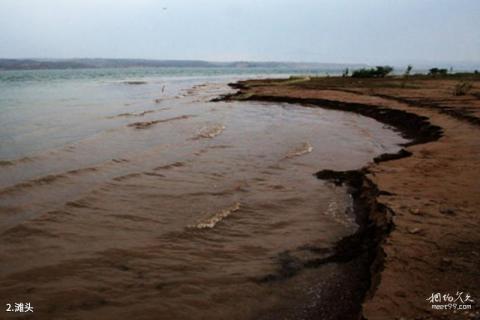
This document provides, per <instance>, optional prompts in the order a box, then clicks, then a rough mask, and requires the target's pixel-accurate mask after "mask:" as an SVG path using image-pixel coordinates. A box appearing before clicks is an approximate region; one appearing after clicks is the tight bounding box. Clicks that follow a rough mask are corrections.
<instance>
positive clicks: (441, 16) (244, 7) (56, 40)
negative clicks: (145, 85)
mask: <svg viewBox="0 0 480 320" xmlns="http://www.w3.org/2000/svg"><path fill="white" fill-rule="evenodd" d="M25 57H35V58H40V57H43V58H46V57H50V58H70V57H108V58H153V59H203V60H215V61H226V60H262V61H266V60H275V61H312V62H314V61H316V62H366V63H403V62H409V61H425V62H436V61H466V62H477V63H478V62H479V61H480V0H396V1H394V0H328V1H327V0H0V58H25Z"/></svg>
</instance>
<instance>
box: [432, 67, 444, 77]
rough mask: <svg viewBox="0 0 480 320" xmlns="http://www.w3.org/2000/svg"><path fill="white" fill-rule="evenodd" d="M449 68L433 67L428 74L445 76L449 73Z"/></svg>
mask: <svg viewBox="0 0 480 320" xmlns="http://www.w3.org/2000/svg"><path fill="white" fill-rule="evenodd" d="M447 73H448V70H447V69H439V68H432V69H430V70H429V72H428V74H429V75H431V76H445V75H447Z"/></svg>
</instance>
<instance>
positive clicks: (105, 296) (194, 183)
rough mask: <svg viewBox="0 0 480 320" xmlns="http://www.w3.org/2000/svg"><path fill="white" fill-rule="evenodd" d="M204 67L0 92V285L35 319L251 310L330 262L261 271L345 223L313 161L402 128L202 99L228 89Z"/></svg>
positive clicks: (298, 289) (388, 140) (4, 296)
mask: <svg viewBox="0 0 480 320" xmlns="http://www.w3.org/2000/svg"><path fill="white" fill-rule="evenodd" d="M211 79H212V78H200V79H188V80H186V79H176V80H175V79H171V80H168V81H166V80H162V81H150V82H149V81H147V83H146V84H138V85H127V84H125V83H121V82H114V83H102V84H98V83H96V84H93V83H90V82H82V84H81V86H80V87H81V89H82V90H85V89H86V88H88V87H89V86H91V87H92V88H94V89H92V93H91V95H89V94H88V93H87V94H86V96H85V97H84V98H82V99H80V98H79V97H78V96H77V98H75V99H74V100H75V101H73V102H72V101H63V100H59V99H58V97H60V96H61V94H60V93H56V94H55V96H54V98H52V97H50V98H49V99H45V101H42V99H40V102H39V103H38V104H35V105H34V106H29V107H27V106H23V107H19V108H20V109H22V108H23V109H22V110H23V111H20V110H18V113H17V111H16V110H15V111H12V109H11V108H10V109H9V108H8V106H4V107H3V109H2V111H1V112H2V114H4V115H5V117H2V123H3V124H4V125H6V128H5V127H4V128H3V129H2V131H1V134H2V139H3V138H4V136H7V135H8V136H9V138H10V140H9V139H7V138H6V139H5V140H3V141H6V142H2V149H1V153H0V154H1V156H2V162H1V163H0V177H1V178H0V203H1V205H0V215H1V220H0V231H1V235H0V237H1V240H0V249H1V250H0V259H1V261H2V262H3V263H2V264H1V265H0V284H1V285H0V297H1V300H2V301H17V300H18V301H30V302H32V304H33V305H34V306H36V316H37V317H38V318H44V319H52V318H59V317H60V318H61V317H62V316H66V315H68V317H69V318H72V319H73V318H74V319H92V318H98V319H119V318H120V317H121V318H135V319H140V318H141V319H255V318H258V317H262V316H264V315H266V314H270V313H271V312H274V311H278V310H283V309H285V308H289V306H291V305H294V304H296V303H297V302H298V301H300V300H302V299H304V298H305V297H307V296H308V295H309V292H311V287H312V286H313V285H314V284H315V283H321V281H322V279H325V278H326V277H331V276H332V275H334V274H335V268H334V267H333V266H325V267H324V268H319V269H312V270H305V271H304V272H302V273H301V274H300V275H299V276H296V277H293V278H288V279H285V280H283V281H279V282H274V283H267V282H264V281H261V279H265V276H267V275H269V274H272V273H275V272H277V271H278V269H279V267H280V266H281V265H282V263H285V261H286V260H288V261H289V259H290V260H291V261H295V259H297V258H295V259H294V258H292V257H308V256H311V255H319V254H322V253H321V252H324V251H322V250H320V249H325V250H327V251H328V248H330V247H331V246H332V245H333V244H334V243H335V242H336V241H338V240H339V239H341V238H342V237H344V236H346V235H348V234H351V233H352V232H354V230H355V228H356V226H355V223H354V219H353V217H352V214H351V212H350V211H349V205H350V199H349V196H348V195H347V194H346V193H345V190H343V189H342V188H334V187H332V186H330V185H328V184H325V183H323V182H321V181H319V180H317V179H316V178H314V176H313V175H312V174H313V173H314V172H316V171H318V170H320V169H323V168H331V169H337V170H344V169H354V168H359V167H361V166H363V165H365V163H366V162H368V161H370V160H371V159H372V158H373V157H374V156H375V155H378V154H380V153H384V152H392V151H394V150H396V147H395V144H396V143H400V142H402V141H403V140H402V139H401V138H399V137H398V136H397V135H396V134H395V133H393V132H391V131H389V130H387V129H385V128H383V126H382V125H381V124H379V123H377V122H375V121H373V120H371V119H366V118H363V117H359V116H356V115H354V114H348V113H342V112H337V111H326V110H322V109H320V108H306V107H301V106H295V105H287V104H285V105H283V104H265V103H253V102H248V103H237V102H231V103H224V102H218V103H211V102H209V100H210V99H211V98H213V97H215V96H217V95H218V94H220V93H224V92H225V90H228V89H227V87H226V84H225V81H224V80H222V81H220V80H217V81H212V80H211ZM205 82H207V84H205ZM77 84H78V83H77ZM200 84H201V86H200ZM65 85H66V86H67V89H65V90H67V91H68V90H74V89H73V88H71V87H69V86H74V85H75V83H69V84H65ZM164 85H165V86H166V88H167V89H166V90H165V91H166V92H164V93H162V86H164ZM52 86H53V87H54V88H55V90H57V89H58V86H60V87H61V84H54V85H52ZM54 88H51V90H54ZM42 90H47V91H48V90H50V89H46V88H43V89H42ZM117 90H118V91H120V92H121V94H120V95H119V96H116V94H112V92H116V91H117ZM87 92H88V91H87ZM64 94H65V95H66V96H68V94H67V93H65V92H64ZM74 96H75V95H74ZM105 96H111V97H112V98H111V99H106V98H105ZM100 97H103V98H100ZM27 100H28V99H27ZM25 110H26V112H24V111H25ZM15 123H21V124H22V127H21V128H15V129H12V128H13V127H15ZM10 129H11V130H10ZM65 131H66V132H65ZM10 148H13V150H10ZM309 248H310V249H309ZM311 248H316V249H317V250H311ZM289 263H290V262H289ZM239 306H241V307H239Z"/></svg>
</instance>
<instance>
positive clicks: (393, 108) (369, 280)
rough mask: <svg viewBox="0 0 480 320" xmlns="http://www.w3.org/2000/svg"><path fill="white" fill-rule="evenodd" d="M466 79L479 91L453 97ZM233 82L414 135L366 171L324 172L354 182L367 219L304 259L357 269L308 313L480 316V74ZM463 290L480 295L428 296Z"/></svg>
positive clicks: (242, 95) (247, 93) (258, 93)
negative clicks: (448, 305)
mask: <svg viewBox="0 0 480 320" xmlns="http://www.w3.org/2000/svg"><path fill="white" fill-rule="evenodd" d="M463 81H469V82H470V83H471V84H472V90H471V91H470V92H467V93H465V94H462V95H455V94H454V93H455V87H456V86H457V85H458V84H459V83H461V82H463ZM232 87H234V88H236V89H238V92H237V93H235V94H233V95H228V96H225V97H222V98H221V99H222V100H255V101H257V100H258V101H274V102H290V103H300V104H304V105H306V106H309V107H322V108H328V109H336V110H344V111H348V112H355V113H359V114H361V115H364V116H367V117H371V118H374V119H376V120H378V121H380V122H383V123H385V124H387V125H390V126H393V127H394V128H396V129H398V130H399V131H400V132H401V133H402V135H403V136H404V137H406V138H408V139H410V141H411V142H409V143H407V144H405V145H404V149H402V150H401V151H400V152H399V153H397V154H384V155H381V156H379V157H376V158H375V159H374V161H373V163H372V164H371V165H369V166H367V167H365V168H363V169H361V170H357V171H346V172H345V171H343V172H338V171H330V170H323V171H320V172H318V173H317V177H318V178H320V179H325V180H329V181H331V182H332V183H334V184H336V185H342V184H346V185H347V186H348V189H349V192H350V194H351V195H352V198H353V199H354V209H355V211H356V220H357V223H358V224H359V226H360V227H359V229H358V231H357V232H356V233H355V234H353V235H352V236H349V237H347V238H344V239H343V240H341V241H340V242H339V243H338V244H337V247H336V249H335V250H334V252H333V253H332V254H331V255H330V256H328V257H326V258H323V259H319V260H317V261H310V262H308V263H307V264H304V267H311V266H314V265H319V264H328V263H338V264H339V265H344V266H349V265H350V266H352V265H353V266H355V269H354V270H355V271H353V272H351V273H347V274H348V276H347V277H346V279H339V281H338V283H337V284H336V285H335V286H334V289H333V290H331V291H330V292H329V294H327V295H323V296H322V295H320V296H319V301H318V304H317V308H316V309H315V308H313V309H311V310H310V311H309V312H308V314H305V313H304V314H303V315H302V317H303V318H312V319H313V318H315V319H317V318H319V316H321V317H323V318H335V317H338V318H342V316H343V318H344V319H347V318H348V319H351V318H352V319H354V318H361V317H363V318H366V319H465V318H477V317H479V311H478V304H477V300H478V298H479V297H480V289H479V288H480V271H479V268H478V266H479V265H480V233H479V232H478V231H479V230H480V217H479V215H478V209H479V208H480V197H478V194H479V192H480V183H479V182H478V179H479V178H480V174H479V172H478V168H479V165H480V134H479V133H480V130H479V129H480V127H479V126H478V123H480V122H479V119H480V117H479V115H480V99H478V96H479V92H480V78H479V77H478V76H473V75H470V76H450V77H444V78H429V77H425V76H415V77H410V78H408V79H402V78H386V79H361V80H357V79H351V78H336V77H330V78H305V80H303V81H294V82H292V81H289V80H278V79H277V80H252V81H244V82H239V83H235V84H232ZM286 265H287V266H290V268H286V269H287V270H288V271H289V272H285V273H284V275H288V276H294V274H295V272H294V271H292V270H295V269H292V268H291V264H290V265H288V264H286ZM346 270H348V268H347V269H346ZM352 270H353V269H350V271H352ZM277 277H278V276H277ZM272 279H275V276H272V278H271V279H270V280H272ZM351 290H355V291H356V292H355V294H356V295H355V296H356V298H355V299H350V300H348V301H346V300H345V299H344V298H345V294H344V293H345V292H349V291H351ZM457 292H463V298H465V294H466V293H469V295H470V296H471V297H472V298H473V301H474V302H470V303H469V304H470V305H471V308H470V309H468V310H462V311H460V310H456V311H454V310H443V311H440V310H434V309H433V308H432V304H431V303H430V302H429V301H428V300H427V299H428V298H429V297H430V296H431V295H432V294H434V293H441V294H450V295H452V296H454V297H457ZM335 297H336V298H335ZM333 301H335V305H334V306H332V305H331V303H330V302H333ZM325 306H329V307H327V309H328V310H326V309H325ZM342 313H343V314H342ZM327 314H329V316H328V317H326V315H327Z"/></svg>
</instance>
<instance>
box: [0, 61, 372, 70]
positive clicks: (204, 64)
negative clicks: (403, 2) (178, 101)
mask: <svg viewBox="0 0 480 320" xmlns="http://www.w3.org/2000/svg"><path fill="white" fill-rule="evenodd" d="M365 66H366V65H363V64H338V63H296V62H252V61H235V62H209V61H202V60H145V59H0V70H39V69H85V68H132V67H158V68H168V67H175V68H182V67H183V68H219V67H222V68H267V69H268V68H294V69H321V70H324V71H340V70H343V69H345V68H351V69H352V68H361V67H365Z"/></svg>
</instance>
